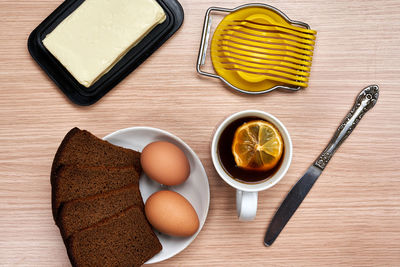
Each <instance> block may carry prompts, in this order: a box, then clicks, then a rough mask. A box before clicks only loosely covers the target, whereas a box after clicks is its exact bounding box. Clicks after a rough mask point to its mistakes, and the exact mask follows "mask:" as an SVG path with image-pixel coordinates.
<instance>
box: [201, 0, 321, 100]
mask: <svg viewBox="0 0 400 267" xmlns="http://www.w3.org/2000/svg"><path fill="white" fill-rule="evenodd" d="M213 12H223V13H229V14H228V15H226V16H225V17H224V18H223V19H222V20H221V22H220V23H219V24H218V26H217V27H216V29H215V31H214V33H213V37H212V40H211V44H210V56H211V62H212V65H213V68H214V70H215V73H210V72H206V71H203V70H202V69H201V67H202V66H203V65H205V60H206V56H207V48H208V46H209V43H210V35H211V25H212V16H211V15H212V13H213ZM316 33H317V32H316V31H314V30H311V29H310V26H309V25H308V24H306V23H304V22H300V21H293V20H291V19H289V18H288V17H287V16H286V15H285V14H284V13H283V12H282V11H280V10H278V9H276V8H275V7H272V6H269V5H266V4H246V5H242V6H239V7H236V8H234V9H228V8H221V7H211V8H209V9H208V10H207V12H206V15H205V19H204V25H203V32H202V38H201V43H200V50H199V55H198V58H197V72H198V73H199V74H201V75H204V76H207V77H212V78H218V79H220V80H221V81H223V82H224V83H226V84H227V85H228V86H230V87H231V88H233V89H234V90H237V91H239V92H242V93H247V94H262V93H267V92H270V91H273V90H275V89H285V90H291V91H297V90H300V89H302V88H305V87H307V85H308V79H309V75H310V70H311V62H312V56H313V50H314V45H315V39H316Z"/></svg>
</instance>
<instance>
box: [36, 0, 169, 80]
mask: <svg viewBox="0 0 400 267" xmlns="http://www.w3.org/2000/svg"><path fill="white" fill-rule="evenodd" d="M164 20H165V12H164V10H163V9H162V8H161V6H160V5H159V4H158V3H157V2H156V1H155V0H86V1H84V2H83V3H82V4H81V5H80V6H79V7H78V8H77V9H76V10H75V11H74V12H73V13H71V14H70V15H69V16H68V17H67V18H66V19H64V20H63V21H62V22H61V23H60V24H59V25H58V26H57V27H56V28H55V29H54V30H53V31H52V32H51V33H50V34H48V35H47V36H46V38H45V39H44V40H43V44H44V46H45V47H46V48H47V49H48V50H49V51H50V53H51V54H52V55H53V56H55V57H56V58H57V59H58V61H60V62H61V64H62V65H64V67H65V68H66V69H67V70H68V71H69V72H70V73H71V74H72V76H74V77H75V79H76V80H77V81H78V82H79V83H81V84H82V85H84V86H86V87H89V86H91V85H92V84H93V83H94V82H96V81H97V80H98V79H99V78H100V77H101V76H103V75H104V74H105V73H107V72H108V71H109V70H110V69H111V68H112V67H113V66H114V65H115V64H116V63H117V62H118V60H119V59H120V58H121V57H123V56H124V55H125V54H126V53H127V52H128V51H129V50H130V49H131V48H132V47H133V46H135V45H136V44H137V43H138V42H139V41H140V40H141V39H142V38H143V37H144V36H146V35H147V34H148V33H149V32H150V31H151V30H152V29H153V28H154V27H155V26H157V25H158V24H160V23H162V22H163V21H164Z"/></svg>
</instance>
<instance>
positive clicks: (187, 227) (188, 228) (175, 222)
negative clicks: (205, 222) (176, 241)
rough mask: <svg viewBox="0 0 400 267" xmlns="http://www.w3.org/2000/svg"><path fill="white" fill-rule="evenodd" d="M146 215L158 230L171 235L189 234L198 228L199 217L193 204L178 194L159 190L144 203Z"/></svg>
mask: <svg viewBox="0 0 400 267" xmlns="http://www.w3.org/2000/svg"><path fill="white" fill-rule="evenodd" d="M145 212H146V217H147V219H148V220H149V222H150V224H151V225H152V226H153V227H154V228H155V229H157V230H158V231H160V232H162V233H165V234H168V235H172V236H191V235H193V234H194V233H196V232H197V229H199V218H198V217H197V213H196V211H195V210H194V208H193V206H192V205H191V204H190V203H189V201H187V200H186V198H184V197H183V196H181V195H180V194H178V193H176V192H173V191H167V190H164V191H159V192H156V193H154V194H153V195H151V196H150V197H149V198H148V199H147V201H146V205H145Z"/></svg>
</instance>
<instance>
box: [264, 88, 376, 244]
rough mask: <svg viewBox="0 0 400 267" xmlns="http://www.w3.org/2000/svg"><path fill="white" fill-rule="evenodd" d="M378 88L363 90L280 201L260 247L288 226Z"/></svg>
mask: <svg viewBox="0 0 400 267" xmlns="http://www.w3.org/2000/svg"><path fill="white" fill-rule="evenodd" d="M378 97H379V87H378V85H370V86H367V87H365V88H364V89H363V90H362V91H361V92H360V94H359V95H358V96H357V98H356V101H355V103H354V105H353V108H352V109H351V110H350V112H349V113H348V114H347V116H346V117H345V118H344V120H343V121H342V123H341V124H340V126H339V127H338V129H337V130H336V132H335V134H334V135H333V137H332V139H331V141H330V142H329V144H328V145H327V147H326V148H325V150H324V151H323V152H322V153H321V154H320V155H319V157H318V158H317V160H316V161H315V162H314V163H313V164H312V165H311V166H310V167H309V168H308V170H307V171H306V173H305V174H304V175H303V177H301V178H300V180H299V181H298V182H297V183H296V184H295V185H294V186H293V188H292V189H291V190H290V192H289V193H288V195H287V196H286V198H285V199H284V200H283V202H282V204H281V206H280V207H279V209H278V211H277V212H276V213H275V215H274V217H273V218H272V220H271V222H270V224H269V227H268V230H267V232H266V234H265V237H264V245H265V246H267V247H268V246H271V245H272V244H273V243H274V241H275V240H276V238H277V237H278V236H279V234H280V233H281V231H282V230H283V228H284V227H285V225H286V224H287V223H288V222H289V220H290V218H291V217H292V216H293V214H294V213H295V211H296V210H297V208H298V207H299V206H300V204H301V203H302V202H303V200H304V198H305V197H306V196H307V194H308V192H310V190H311V188H312V186H313V185H314V183H315V182H316V181H317V179H318V177H319V176H320V175H321V173H322V171H323V170H324V169H325V167H326V165H327V164H328V162H329V160H330V159H331V158H332V156H333V154H334V153H335V152H336V150H337V149H338V148H339V146H340V145H341V144H342V143H343V142H344V140H345V139H346V138H347V137H348V136H349V135H350V134H351V132H352V131H353V130H354V128H355V127H356V126H357V124H358V122H359V121H360V120H361V118H362V117H363V116H364V115H365V113H366V112H367V111H368V110H370V109H371V108H372V107H373V106H374V105H375V104H376V101H377V100H378Z"/></svg>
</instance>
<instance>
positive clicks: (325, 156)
mask: <svg viewBox="0 0 400 267" xmlns="http://www.w3.org/2000/svg"><path fill="white" fill-rule="evenodd" d="M378 97H379V86H378V85H375V84H374V85H370V86H367V87H365V88H364V89H363V90H362V91H361V93H360V94H359V95H358V97H357V99H356V101H355V103H354V106H353V108H352V109H351V110H350V112H349V114H347V116H346V117H345V118H344V119H343V121H342V123H341V124H340V126H339V127H338V129H337V130H336V132H335V134H334V135H333V137H332V139H331V141H330V142H329V144H328V145H327V147H326V148H325V150H324V151H323V152H322V153H321V155H319V157H318V158H317V160H316V161H315V162H314V166H316V167H318V168H320V169H321V170H323V169H325V167H326V165H327V164H328V162H329V160H330V159H331V158H332V156H333V154H334V153H335V151H336V150H337V149H338V148H339V146H340V145H341V144H342V143H343V142H344V140H345V139H346V138H347V137H348V136H349V135H350V134H351V132H352V131H353V130H354V128H355V127H356V126H357V124H358V122H359V121H360V120H361V118H362V117H363V116H364V115H365V113H367V111H368V110H370V109H371V108H372V107H373V106H375V103H376V101H377V100H378Z"/></svg>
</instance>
